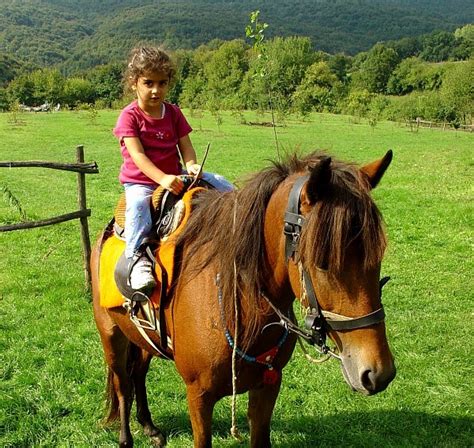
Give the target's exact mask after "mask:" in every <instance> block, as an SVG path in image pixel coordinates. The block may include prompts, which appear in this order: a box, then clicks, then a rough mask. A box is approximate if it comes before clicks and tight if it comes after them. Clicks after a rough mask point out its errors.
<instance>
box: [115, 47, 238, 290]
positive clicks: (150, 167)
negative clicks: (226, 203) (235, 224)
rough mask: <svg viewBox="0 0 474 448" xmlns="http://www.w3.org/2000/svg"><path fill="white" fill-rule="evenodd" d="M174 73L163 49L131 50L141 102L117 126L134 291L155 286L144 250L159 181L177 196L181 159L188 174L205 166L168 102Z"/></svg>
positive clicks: (215, 181) (219, 183) (215, 178)
mask: <svg viewBox="0 0 474 448" xmlns="http://www.w3.org/2000/svg"><path fill="white" fill-rule="evenodd" d="M174 75H175V69H174V66H173V63H172V62H171V60H170V58H169V56H168V55H167V54H166V53H165V52H164V51H162V50H161V49H159V48H155V47H140V48H135V49H134V50H132V52H131V54H130V59H129V64H128V67H127V70H126V73H125V79H126V82H127V83H128V86H129V87H131V89H132V90H133V91H134V92H135V94H136V100H135V101H133V102H132V103H131V104H129V105H128V106H126V107H125V108H124V109H123V110H122V112H121V114H120V116H119V118H118V120H117V124H116V126H115V128H114V134H115V136H116V137H117V138H118V139H119V141H120V147H121V150H122V156H123V164H122V167H121V169H120V176H119V179H120V182H121V183H122V184H123V185H124V188H125V197H126V204H127V207H126V211H125V241H126V248H125V256H126V258H127V259H129V263H130V270H129V271H130V278H129V282H130V287H131V288H132V289H135V290H142V291H144V290H150V289H152V288H153V287H154V286H155V284H156V283H155V279H154V277H153V273H152V263H151V261H150V260H149V259H148V257H147V256H146V255H144V251H143V248H142V243H143V240H144V238H145V237H146V236H147V235H148V233H149V232H150V230H151V226H152V221H151V213H150V201H151V195H152V193H153V191H154V190H155V189H156V187H157V186H158V185H161V186H162V187H163V188H165V189H167V190H169V191H170V192H172V193H174V194H179V193H180V192H181V191H182V189H183V188H184V184H183V181H182V180H181V178H180V177H179V176H180V174H182V173H183V169H182V166H181V161H180V160H181V159H182V160H183V162H184V165H185V167H186V168H185V169H186V172H187V173H188V174H190V175H197V174H198V173H199V170H200V165H199V164H198V163H197V158H196V152H195V151H194V148H193V145H192V143H191V139H190V138H189V133H190V132H191V130H192V129H191V126H190V125H189V123H188V122H187V121H186V118H185V117H184V115H183V113H182V112H181V110H180V109H179V108H178V107H177V106H175V105H173V104H169V103H167V102H165V98H166V94H167V93H168V90H169V88H170V83H171V81H172V80H173V77H174ZM203 178H204V179H205V180H206V181H208V182H209V183H210V184H211V185H213V186H214V187H216V188H218V189H220V190H223V191H229V190H232V189H233V187H232V185H231V184H230V183H229V182H227V181H226V180H225V179H224V178H223V177H222V176H219V175H216V174H211V173H204V175H203Z"/></svg>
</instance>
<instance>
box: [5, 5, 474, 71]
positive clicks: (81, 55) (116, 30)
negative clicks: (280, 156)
mask: <svg viewBox="0 0 474 448" xmlns="http://www.w3.org/2000/svg"><path fill="white" fill-rule="evenodd" d="M256 9H259V10H260V11H261V14H260V17H261V19H262V20H263V21H265V22H267V23H269V24H270V27H269V28H268V30H267V32H266V35H267V37H273V36H277V35H278V36H289V35H300V36H308V37H310V38H311V40H312V43H313V45H314V48H315V49H320V50H324V51H326V52H329V53H333V54H334V53H338V52H344V53H346V54H356V53H357V52H359V51H363V50H367V49H369V48H370V47H371V46H372V45H373V44H374V43H376V42H378V41H387V40H394V39H400V38H402V37H410V36H419V35H420V34H424V33H429V32H431V31H433V30H449V31H453V30H454V29H455V28H457V27H459V26H462V25H464V24H466V23H472V22H474V7H473V6H472V0H291V1H288V0H235V1H233V0H160V1H159V2H158V1H156V0H101V1H97V0H8V1H6V0H0V54H1V53H3V54H5V55H7V56H9V57H10V56H13V55H14V56H15V57H16V58H17V59H19V60H20V61H26V62H28V63H29V64H32V65H37V66H46V65H52V64H57V63H60V64H61V63H62V65H63V68H64V67H68V70H67V71H69V72H74V71H77V70H81V69H85V68H87V67H91V66H95V65H98V64H103V63H107V62H110V61H114V60H119V59H120V60H122V59H123V58H124V56H125V54H126V52H127V50H128V49H129V48H130V47H131V46H133V45H134V44H136V42H137V41H140V40H142V41H154V42H164V43H165V44H166V45H167V46H168V47H169V48H195V47H197V46H199V45H200V44H203V43H207V42H209V41H211V40H212V39H214V38H220V39H225V40H230V39H234V38H243V37H244V29H245V25H246V24H247V23H248V16H249V13H250V12H251V11H253V10H256Z"/></svg>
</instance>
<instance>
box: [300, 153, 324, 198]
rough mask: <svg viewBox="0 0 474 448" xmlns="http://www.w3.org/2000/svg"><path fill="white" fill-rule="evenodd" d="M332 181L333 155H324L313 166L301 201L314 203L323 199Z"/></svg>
mask: <svg viewBox="0 0 474 448" xmlns="http://www.w3.org/2000/svg"><path fill="white" fill-rule="evenodd" d="M330 181H331V157H324V158H322V159H321V160H320V162H319V163H318V164H317V165H316V166H314V167H313V168H311V174H310V176H309V180H308V182H306V185H305V186H304V188H303V191H302V194H301V203H302V204H303V203H306V205H314V204H316V202H317V201H319V200H321V199H322V198H323V197H324V196H325V194H326V193H327V191H328V188H329V183H330Z"/></svg>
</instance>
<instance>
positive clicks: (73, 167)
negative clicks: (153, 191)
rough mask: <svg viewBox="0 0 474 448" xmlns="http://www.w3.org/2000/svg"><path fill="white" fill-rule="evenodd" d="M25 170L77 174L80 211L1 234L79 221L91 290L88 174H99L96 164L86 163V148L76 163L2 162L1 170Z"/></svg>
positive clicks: (80, 149) (4, 229)
mask: <svg viewBox="0 0 474 448" xmlns="http://www.w3.org/2000/svg"><path fill="white" fill-rule="evenodd" d="M2 167H4V168H25V167H41V168H51V169H54V170H64V171H73V172H77V173H78V174H77V203H78V206H79V210H78V211H75V212H72V213H66V214H65V215H60V216H55V217H53V218H48V219H43V220H41V221H26V222H21V223H17V224H11V225H7V226H0V232H9V231H12V230H22V229H33V228H35V227H44V226H49V225H53V224H58V223H61V222H65V221H70V220H72V219H79V220H80V224H81V240H82V248H83V260H84V276H85V284H86V288H87V289H88V290H89V289H90V285H91V270H90V264H89V262H90V257H91V242H90V236H89V224H88V221H87V218H88V217H89V216H90V215H91V210H90V209H88V208H87V205H86V204H87V202H86V176H85V175H86V174H97V173H98V172H99V168H98V166H97V163H96V162H91V163H84V146H82V145H79V146H77V147H76V163H56V162H41V161H21V162H0V168H2Z"/></svg>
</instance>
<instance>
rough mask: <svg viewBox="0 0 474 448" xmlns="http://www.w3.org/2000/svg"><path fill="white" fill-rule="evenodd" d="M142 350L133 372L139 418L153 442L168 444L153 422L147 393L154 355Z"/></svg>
mask: <svg viewBox="0 0 474 448" xmlns="http://www.w3.org/2000/svg"><path fill="white" fill-rule="evenodd" d="M140 352H141V353H140V356H139V358H138V359H137V361H136V363H135V365H134V368H133V372H132V377H133V382H134V385H135V398H136V402H137V420H138V421H139V423H140V424H141V425H142V426H143V431H144V433H145V434H146V435H147V436H150V437H151V438H152V440H153V444H154V445H155V446H159V447H162V446H165V445H166V437H165V436H164V434H163V433H162V432H161V431H160V430H159V429H158V428H157V427H156V426H155V425H154V424H153V421H152V419H151V413H150V409H149V407H148V398H147V393H146V374H147V372H148V368H149V366H150V361H151V358H152V355H151V354H150V353H148V352H147V351H146V350H140Z"/></svg>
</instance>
